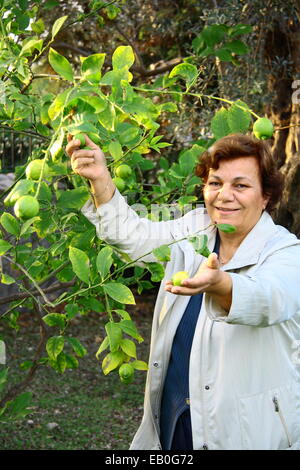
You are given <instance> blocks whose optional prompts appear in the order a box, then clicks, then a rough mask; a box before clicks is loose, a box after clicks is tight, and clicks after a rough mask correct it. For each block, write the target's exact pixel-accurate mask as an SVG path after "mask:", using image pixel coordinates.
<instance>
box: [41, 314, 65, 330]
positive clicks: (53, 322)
mask: <svg viewBox="0 0 300 470" xmlns="http://www.w3.org/2000/svg"><path fill="white" fill-rule="evenodd" d="M43 320H44V322H45V323H46V324H47V325H49V326H59V328H61V329H63V328H64V327H65V326H66V317H65V315H64V314H63V313H48V315H45V316H44V317H43Z"/></svg>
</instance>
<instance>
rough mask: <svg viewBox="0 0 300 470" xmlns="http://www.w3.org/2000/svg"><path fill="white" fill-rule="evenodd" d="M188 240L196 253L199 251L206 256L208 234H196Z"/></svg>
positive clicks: (207, 252)
mask: <svg viewBox="0 0 300 470" xmlns="http://www.w3.org/2000/svg"><path fill="white" fill-rule="evenodd" d="M188 241H189V242H190V243H191V244H192V245H193V248H194V250H195V251H196V253H199V254H200V255H202V256H206V257H208V256H209V255H210V251H209V249H208V247H207V241H208V236H207V235H203V234H201V235H196V236H194V237H189V238H188Z"/></svg>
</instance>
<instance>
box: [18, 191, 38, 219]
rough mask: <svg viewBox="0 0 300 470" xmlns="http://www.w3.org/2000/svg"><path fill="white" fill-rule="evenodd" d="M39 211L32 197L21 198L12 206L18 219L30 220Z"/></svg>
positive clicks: (35, 200)
mask: <svg viewBox="0 0 300 470" xmlns="http://www.w3.org/2000/svg"><path fill="white" fill-rule="evenodd" d="M39 210H40V205H39V203H38V200H37V199H36V198H35V197H33V196H28V195H27V196H22V197H20V199H18V200H17V202H16V203H15V205H14V212H15V214H16V216H17V217H18V218H20V219H31V217H35V216H36V215H37V214H38V213H39Z"/></svg>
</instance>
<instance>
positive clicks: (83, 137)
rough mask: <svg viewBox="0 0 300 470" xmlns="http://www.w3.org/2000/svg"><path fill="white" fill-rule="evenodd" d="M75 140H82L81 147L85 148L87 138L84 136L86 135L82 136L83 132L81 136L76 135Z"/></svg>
mask: <svg viewBox="0 0 300 470" xmlns="http://www.w3.org/2000/svg"><path fill="white" fill-rule="evenodd" d="M74 139H78V140H80V147H84V146H85V136H84V134H82V132H81V133H80V134H76V135H74Z"/></svg>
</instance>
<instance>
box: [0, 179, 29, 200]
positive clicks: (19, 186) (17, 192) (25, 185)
mask: <svg viewBox="0 0 300 470" xmlns="http://www.w3.org/2000/svg"><path fill="white" fill-rule="evenodd" d="M33 187H34V182H33V181H32V180H27V179H26V180H25V179H22V180H20V181H18V182H17V183H16V185H15V186H14V187H13V189H12V190H11V191H10V193H9V194H8V195H7V196H6V198H5V200H4V202H7V204H8V206H10V207H11V206H13V205H14V204H15V203H16V202H17V200H18V199H19V198H20V197H21V196H25V195H26V194H28V193H30V191H31V190H32V188H33Z"/></svg>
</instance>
